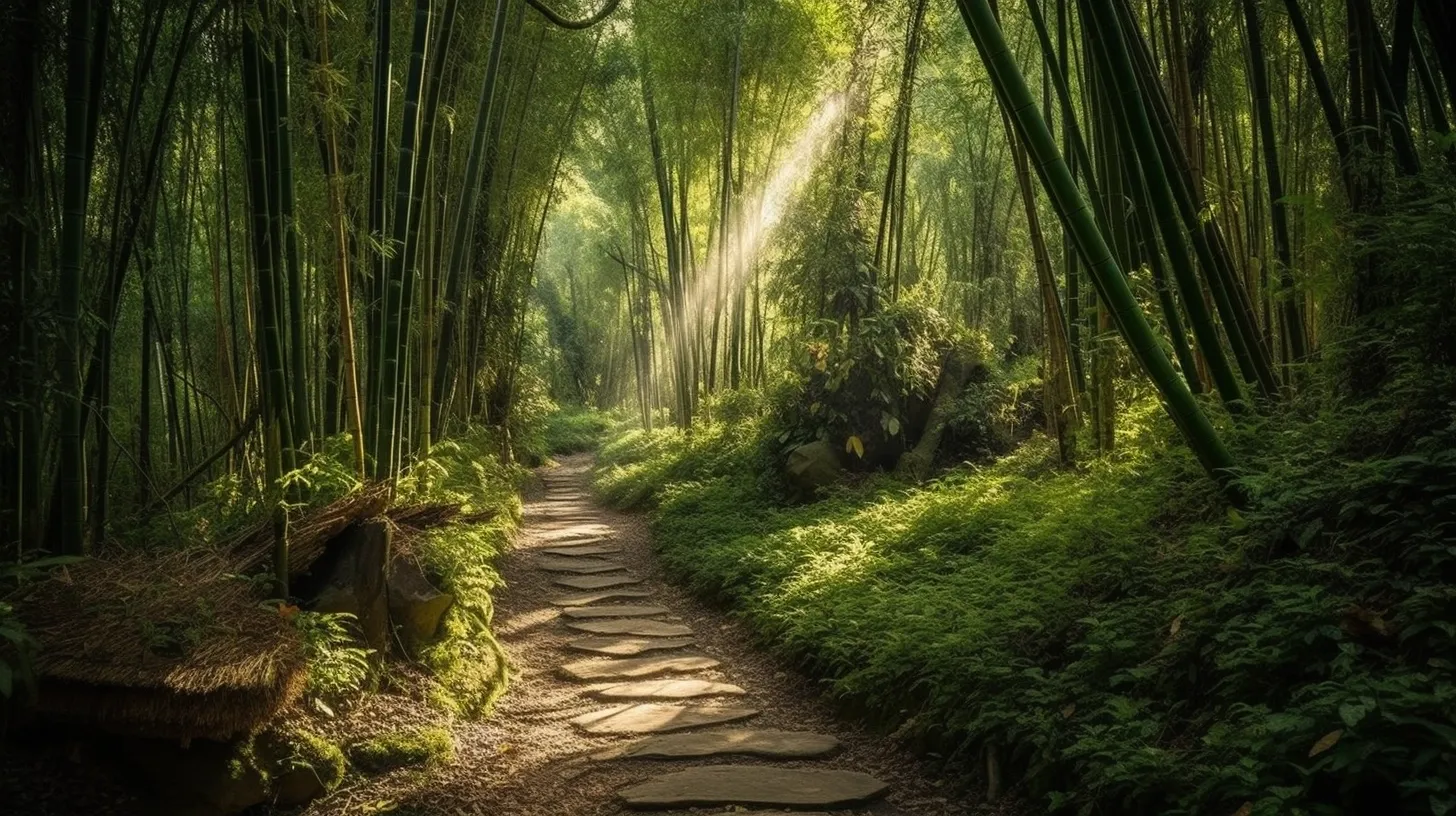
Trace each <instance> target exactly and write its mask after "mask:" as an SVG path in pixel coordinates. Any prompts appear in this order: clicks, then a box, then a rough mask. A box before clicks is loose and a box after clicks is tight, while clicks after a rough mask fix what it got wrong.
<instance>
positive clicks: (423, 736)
mask: <svg viewBox="0 0 1456 816" xmlns="http://www.w3.org/2000/svg"><path fill="white" fill-rule="evenodd" d="M349 761H350V762H352V763H354V765H356V766H358V767H359V768H361V769H363V770H364V771H366V772H368V773H383V772H385V771H391V770H394V769H395V768H405V767H411V766H426V767H428V766H434V765H448V764H450V763H451V762H454V761H455V740H454V738H453V737H452V736H451V735H450V731H449V730H448V729H445V728H430V727H426V728H419V729H416V730H413V731H404V732H396V733H391V734H384V735H381V736H378V737H373V738H371V739H367V740H363V741H361V742H356V743H354V744H353V745H350V746H349Z"/></svg>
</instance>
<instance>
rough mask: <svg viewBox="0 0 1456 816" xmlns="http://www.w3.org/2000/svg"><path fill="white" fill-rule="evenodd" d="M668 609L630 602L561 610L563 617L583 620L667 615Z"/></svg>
mask: <svg viewBox="0 0 1456 816" xmlns="http://www.w3.org/2000/svg"><path fill="white" fill-rule="evenodd" d="M667 613H668V609H667V607H665V606H631V605H629V604H618V605H617V606H582V607H577V608H575V609H566V610H563V611H562V612H561V615H562V617H566V618H573V619H576V620H581V619H583V618H650V617H653V616H655V615H666V614H667Z"/></svg>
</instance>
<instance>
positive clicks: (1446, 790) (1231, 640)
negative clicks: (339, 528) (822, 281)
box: [597, 397, 1456, 816]
mask: <svg viewBox="0 0 1456 816" xmlns="http://www.w3.org/2000/svg"><path fill="white" fill-rule="evenodd" d="M1326 405H1327V407H1326V409H1325V410H1316V409H1314V408H1309V409H1306V408H1304V407H1303V406H1299V405H1296V406H1293V407H1291V409H1290V410H1289V411H1288V413H1285V414H1280V415H1279V416H1277V417H1272V418H1265V419H1262V420H1259V421H1256V422H1249V423H1246V424H1245V425H1244V426H1243V427H1241V428H1240V429H1238V430H1230V431H1229V434H1230V437H1231V439H1230V442H1231V445H1232V446H1233V447H1234V448H1235V450H1236V452H1237V453H1238V455H1239V457H1240V459H1241V461H1243V462H1245V463H1246V470H1245V472H1244V476H1243V482H1244V484H1245V486H1246V488H1247V489H1248V491H1249V493H1250V495H1251V496H1252V502H1251V504H1250V506H1249V508H1248V509H1247V510H1246V511H1244V512H1242V513H1239V512H1235V511H1232V510H1229V509H1228V508H1227V506H1226V505H1224V504H1222V503H1221V502H1220V500H1219V499H1218V497H1217V495H1216V492H1215V488H1214V487H1213V485H1212V484H1211V482H1210V481H1209V480H1208V479H1207V478H1206V477H1204V475H1203V474H1202V473H1201V471H1200V470H1199V469H1198V467H1197V464H1196V463H1195V462H1194V461H1193V459H1192V457H1191V456H1190V455H1189V454H1188V453H1187V451H1186V449H1184V448H1183V447H1182V446H1181V445H1178V444H1176V443H1175V442H1174V434H1173V431H1172V428H1171V425H1170V424H1169V423H1168V422H1167V421H1166V419H1165V418H1164V417H1163V415H1162V414H1161V412H1160V410H1159V409H1158V408H1157V405H1156V403H1155V402H1154V401H1153V400H1152V399H1151V398H1149V397H1143V398H1141V399H1138V400H1137V401H1135V402H1134V403H1132V404H1130V405H1127V406H1124V407H1123V409H1122V411H1121V426H1120V427H1119V428H1118V439H1119V448H1120V449H1119V452H1118V453H1117V454H1116V455H1114V456H1110V457H1107V458H1103V459H1097V460H1092V461H1087V462H1085V463H1084V464H1083V465H1082V466H1081V467H1079V468H1078V469H1075V470H1066V469H1061V468H1058V467H1056V466H1054V465H1053V464H1052V463H1053V462H1054V460H1055V451H1054V448H1053V446H1052V444H1051V443H1049V442H1048V441H1047V440H1046V439H1045V438H1042V437H1040V436H1037V437H1033V439H1031V440H1030V441H1028V442H1026V443H1025V444H1023V445H1021V446H1020V447H1019V448H1018V449H1017V450H1015V451H1014V452H1013V453H1011V454H1010V455H1009V456H1006V457H1004V458H1002V459H1000V460H998V461H995V462H994V463H991V464H988V465H985V466H971V465H965V466H961V467H959V468H955V469H953V470H951V471H949V472H948V473H946V474H945V475H944V476H943V477H942V478H940V479H939V480H937V481H935V482H933V483H930V484H927V485H923V486H912V485H909V484H904V483H899V482H896V481H894V480H893V479H890V478H889V477H877V478H873V479H870V480H868V481H865V482H862V483H860V484H857V485H854V486H850V487H844V488H841V489H839V490H838V491H836V492H833V493H831V494H830V495H828V496H826V497H824V498H823V499H822V500H820V501H818V502H816V503H814V504H810V505H804V506H788V505H785V504H784V503H783V502H782V501H781V498H780V493H779V492H778V491H777V490H776V488H775V482H774V479H773V477H772V476H771V475H768V472H767V467H768V460H766V459H765V458H764V456H763V453H762V451H763V449H764V448H765V447H766V446H767V447H771V446H772V439H766V438H765V435H766V434H770V433H771V430H770V429H769V427H768V425H767V423H766V422H765V421H764V420H760V419H746V420H743V421H741V422H739V423H737V424H728V423H719V424H717V425H715V426H710V427H707V428H701V429H695V430H694V432H693V433H691V434H689V433H684V432H681V431H678V430H675V429H668V430H658V431H654V432H651V433H645V432H642V431H630V432H626V433H622V434H620V435H619V436H618V437H617V438H615V439H613V440H612V441H610V442H609V443H608V444H606V445H605V446H604V447H603V450H602V452H601V455H600V465H599V473H598V480H597V484H598V488H599V490H600V492H601V493H602V494H603V495H604V496H605V497H606V498H607V499H608V500H609V501H611V502H613V503H615V504H617V505H619V506H633V505H649V506H654V507H655V515H654V529H655V533H656V541H657V545H658V547H659V548H660V550H661V553H662V556H663V559H664V561H665V563H666V565H667V566H668V568H669V569H670V570H672V571H673V572H675V573H676V574H677V575H678V576H680V577H681V578H682V579H684V580H685V581H686V582H687V583H689V584H690V585H691V586H692V587H694V588H695V589H696V590H698V591H700V592H702V593H704V594H707V595H710V596H714V597H716V598H719V599H721V600H723V601H725V602H727V603H729V604H731V605H733V606H734V607H736V608H737V610H739V612H740V613H741V614H742V615H743V617H744V618H745V619H746V620H747V622H748V623H749V624H750V625H751V626H752V628H753V629H754V630H755V631H756V632H757V633H758V634H759V635H760V636H761V637H762V639H763V640H764V641H765V642H766V643H767V644H770V645H771V647H772V648H774V649H776V650H778V651H780V652H781V653H783V654H785V655H787V656H789V657H791V658H793V659H796V660H797V661H799V662H800V663H801V664H802V665H803V667H804V668H805V669H806V670H807V671H808V672H810V673H812V674H814V675H817V676H819V677H822V678H825V679H826V680H827V681H828V688H829V689H831V690H832V693H833V694H835V695H836V696H837V697H839V698H840V699H841V700H842V701H843V703H844V704H845V705H846V706H847V707H849V708H851V709H853V710H856V711H858V712H859V713H861V714H863V715H864V716H866V717H868V718H870V719H871V720H873V721H876V722H878V723H879V724H881V725H882V726H883V727H884V728H885V729H886V730H894V729H899V730H900V732H901V733H902V734H904V735H906V736H908V737H909V738H911V739H913V740H915V741H918V742H919V744H920V745H921V746H922V747H923V748H924V749H925V750H926V751H928V752H931V753H933V754H936V755H939V756H940V757H941V758H942V759H943V760H944V761H945V762H946V763H947V765H949V766H952V767H961V768H965V769H967V770H973V769H976V768H979V767H982V764H981V762H982V756H983V752H985V751H986V750H988V748H989V747H991V746H995V748H991V750H995V751H996V752H997V754H998V758H999V759H1000V762H1001V764H1002V766H1003V767H1004V768H1005V769H1006V772H1007V775H1008V778H1009V779H1013V780H1017V782H1018V784H1019V785H1020V790H1021V791H1022V792H1023V793H1024V795H1026V796H1027V797H1030V798H1031V799H1032V800H1033V801H1037V802H1040V803H1042V804H1044V805H1046V806H1048V807H1049V808H1050V809H1051V810H1053V811H1054V812H1059V813H1060V812H1068V813H1094V812H1100V813H1159V814H1175V815H1180V814H1181V815H1185V816H1193V814H1208V813H1213V814H1217V813H1224V814H1232V813H1235V812H1237V813H1240V814H1276V813H1280V814H1340V813H1434V814H1442V813H1447V812H1449V811H1451V810H1452V809H1453V808H1456V793H1453V791H1452V788H1451V786H1452V781H1453V774H1452V773H1451V768H1452V767H1456V764H1453V763H1456V719H1453V712H1456V663H1453V662H1452V658H1451V655H1452V654H1453V653H1456V652H1453V647H1456V584H1453V582H1452V579H1453V578H1456V546H1453V545H1452V543H1451V542H1452V541H1453V540H1456V452H1453V450H1456V423H1452V422H1451V419H1452V417H1453V416H1456V412H1452V411H1451V406H1450V404H1449V403H1447V404H1446V406H1445V410H1446V420H1445V423H1446V424H1442V425H1437V426H1435V429H1434V430H1431V431H1428V432H1427V433H1426V434H1424V435H1423V436H1419V437H1418V438H1414V439H1412V440H1410V442H1409V444H1406V445H1404V446H1403V447H1402V448H1401V450H1400V451H1399V452H1398V453H1394V454H1392V453H1389V452H1385V453H1381V454H1377V455H1371V454H1370V453H1369V451H1367V450H1359V449H1356V448H1353V447H1352V446H1351V441H1352V440H1360V439H1369V438H1372V437H1373V436H1379V433H1380V427H1381V426H1382V424H1390V423H1394V422H1397V421H1399V416H1391V417H1385V416H1384V415H1380V414H1377V413H1375V412H1373V411H1358V410H1353V409H1350V408H1349V407H1346V408H1345V409H1344V410H1339V411H1336V410H1333V409H1331V408H1329V407H1328V403H1326Z"/></svg>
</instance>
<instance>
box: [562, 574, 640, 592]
mask: <svg viewBox="0 0 1456 816" xmlns="http://www.w3.org/2000/svg"><path fill="white" fill-rule="evenodd" d="M556 583H557V584H558V585H559V586H564V587H571V588H572V589H606V588H608V587H616V586H627V585H628V584H640V583H642V579H641V578H638V577H636V576H635V575H583V576H581V577H580V578H557V579H556Z"/></svg>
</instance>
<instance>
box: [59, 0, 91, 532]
mask: <svg viewBox="0 0 1456 816" xmlns="http://www.w3.org/2000/svg"><path fill="white" fill-rule="evenodd" d="M93 6H94V0H71V8H70V14H69V17H68V18H67V20H66V42H67V52H66V152H65V157H66V158H65V177H64V181H65V186H64V189H63V192H62V204H61V207H62V210H61V213H62V215H61V218H62V220H61V255H60V267H59V269H60V279H59V293H60V296H59V315H58V322H59V324H60V329H61V348H60V353H59V355H58V360H57V366H56V368H57V373H58V375H59V379H60V389H61V410H60V423H59V424H60V457H61V458H60V463H59V465H58V475H57V484H58V485H59V489H58V491H57V494H56V497H55V499H54V501H56V502H57V503H58V506H59V518H60V528H59V537H58V541H57V544H58V545H59V547H60V551H61V552H62V553H66V554H80V553H82V552H84V551H85V548H86V542H85V534H84V523H85V511H86V492H85V491H86V485H85V483H84V481H83V473H84V470H85V466H86V464H85V453H84V451H83V450H82V449H81V400H82V393H81V359H80V354H81V263H82V261H83V259H84V256H85V248H86V193H87V189H88V188H89V187H90V173H91V162H90V157H89V155H88V151H87V141H88V139H87V136H88V130H89V127H90V122H89V115H88V114H89V105H90V101H91V93H90V86H91V18H92V13H93Z"/></svg>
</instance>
